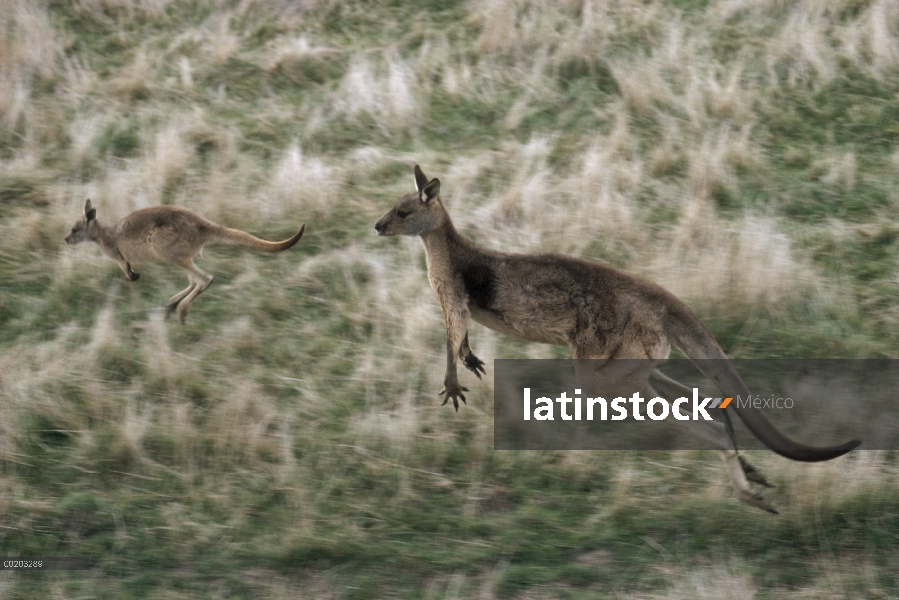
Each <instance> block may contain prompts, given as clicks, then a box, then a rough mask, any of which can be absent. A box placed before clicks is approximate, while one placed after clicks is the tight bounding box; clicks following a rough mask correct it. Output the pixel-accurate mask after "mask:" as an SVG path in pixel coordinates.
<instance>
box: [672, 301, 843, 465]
mask: <svg viewBox="0 0 899 600" xmlns="http://www.w3.org/2000/svg"><path fill="white" fill-rule="evenodd" d="M679 308H681V310H679V311H678V313H679V314H674V315H671V317H672V318H671V320H670V321H669V324H668V328H667V329H668V330H667V332H666V333H667V334H668V336H669V338H670V339H671V340H672V341H673V342H674V344H675V345H676V346H677V347H678V348H680V349H681V350H682V351H683V352H684V354H686V355H687V357H689V358H690V359H691V360H694V361H698V362H696V366H697V367H698V368H699V370H700V371H702V372H703V373H704V374H705V375H706V376H707V377H709V378H710V379H711V380H712V381H714V382H715V385H717V386H718V388H719V389H720V390H721V391H722V392H723V393H724V394H725V395H727V396H730V397H733V398H736V397H738V396H739V397H741V398H748V397H749V388H748V387H747V386H746V384H745V383H744V382H743V380H742V379H741V378H740V375H739V374H738V373H737V371H736V369H734V367H733V365H732V364H731V363H730V361H729V360H728V359H727V355H726V354H724V351H723V350H722V349H721V346H719V345H718V342H716V341H715V338H714V337H713V336H712V334H711V333H710V332H709V330H708V329H707V328H706V327H705V325H703V324H702V321H700V320H699V318H698V317H697V316H696V315H694V314H693V313H692V312H691V311H690V310H689V309H688V308H687V307H686V306H683V307H679ZM707 359H711V360H707ZM731 406H733V407H734V410H735V411H736V412H737V415H739V417H740V419H741V420H742V421H743V423H745V424H746V427H748V428H749V431H751V432H752V434H753V435H755V437H757V438H758V439H759V441H761V442H762V443H763V444H765V445H766V446H768V447H769V448H771V449H772V450H774V451H775V452H777V453H778V454H780V455H781V456H784V457H786V458H789V459H792V460H798V461H804V462H819V461H825V460H830V459H832V458H837V457H838V456H842V455H844V454H846V453H847V452H849V451H850V450H853V449H854V448H857V447H858V446H859V445H860V444H861V442H860V441H859V440H851V441H849V442H846V443H845V444H840V445H838V446H826V447H815V446H807V445H805V444H802V443H800V442H797V441H796V440H793V439H791V438H789V437H787V436H786V435H784V434H783V433H782V432H781V431H780V430H778V429H777V428H776V427H775V426H774V424H773V423H772V422H771V421H770V420H769V419H768V417H767V416H765V414H764V413H763V412H761V411H760V410H755V409H747V408H742V407H740V406H739V405H738V404H737V403H734V404H731Z"/></svg>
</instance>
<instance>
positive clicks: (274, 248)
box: [209, 225, 306, 252]
mask: <svg viewBox="0 0 899 600" xmlns="http://www.w3.org/2000/svg"><path fill="white" fill-rule="evenodd" d="M305 229H306V226H305V225H303V226H302V227H300V230H299V231H298V232H297V233H296V234H295V235H294V236H293V237H291V238H288V239H286V240H283V241H281V242H269V241H267V240H263V239H261V238H258V237H256V236H255V235H252V234H249V233H247V232H246V231H241V230H240V229H231V228H230V227H222V228H221V229H218V230H216V231H215V233H214V234H213V235H212V236H211V239H210V240H209V241H210V242H218V243H220V244H231V245H232V246H243V247H245V248H253V249H254V250H262V251H263V252H281V251H282V250H287V249H288V248H290V247H291V246H293V245H294V244H296V243H297V242H298V241H300V238H301V237H303V231H304V230H305Z"/></svg>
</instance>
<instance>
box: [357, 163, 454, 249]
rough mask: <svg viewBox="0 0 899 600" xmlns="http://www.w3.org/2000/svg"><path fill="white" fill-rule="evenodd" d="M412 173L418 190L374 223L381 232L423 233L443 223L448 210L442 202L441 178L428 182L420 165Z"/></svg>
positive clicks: (404, 197)
mask: <svg viewBox="0 0 899 600" xmlns="http://www.w3.org/2000/svg"><path fill="white" fill-rule="evenodd" d="M413 172H414V173H415V191H414V192H412V193H411V194H406V195H405V196H403V197H402V198H401V199H400V201H399V202H397V203H396V206H394V207H393V208H391V209H390V210H389V211H387V214H386V215H384V216H383V217H381V218H380V219H379V220H378V222H377V223H375V231H377V232H378V235H422V234H423V233H426V232H428V231H431V230H432V229H436V228H438V227H440V226H441V225H442V224H443V223H444V220H445V219H446V211H444V210H443V205H442V204H440V180H439V179H431V180H430V181H429V180H428V178H427V177H426V176H425V174H424V173H422V172H421V167H419V166H418V165H415V169H414V171H413Z"/></svg>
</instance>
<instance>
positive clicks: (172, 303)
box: [165, 278, 195, 319]
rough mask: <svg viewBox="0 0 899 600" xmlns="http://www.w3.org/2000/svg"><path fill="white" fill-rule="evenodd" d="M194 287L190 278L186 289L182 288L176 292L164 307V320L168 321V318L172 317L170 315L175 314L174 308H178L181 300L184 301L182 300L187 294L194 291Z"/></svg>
mask: <svg viewBox="0 0 899 600" xmlns="http://www.w3.org/2000/svg"><path fill="white" fill-rule="evenodd" d="M194 287H195V286H194V282H193V278H191V279H190V283H188V285H187V287H186V288H184V289H183V290H181V291H180V292H178V293H177V294H175V295H174V296H172V297H171V298H170V299H169V302H168V304H166V305H165V318H166V319H168V318H169V317H170V316H172V313H173V312H175V309H176V308H178V304H179V303H180V302H181V301H182V300H184V298H185V297H187V295H188V294H189V293H191V292H192V291H193V290H194Z"/></svg>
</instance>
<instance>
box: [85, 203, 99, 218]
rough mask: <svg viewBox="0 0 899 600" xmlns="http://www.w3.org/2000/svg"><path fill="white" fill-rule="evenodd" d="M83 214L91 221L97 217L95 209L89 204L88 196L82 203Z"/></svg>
mask: <svg viewBox="0 0 899 600" xmlns="http://www.w3.org/2000/svg"><path fill="white" fill-rule="evenodd" d="M84 216H85V217H87V220H88V221H93V220H94V219H96V218H97V209H96V208H94V207H93V206H91V200H90V198H88V199H87V202H85V203H84Z"/></svg>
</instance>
